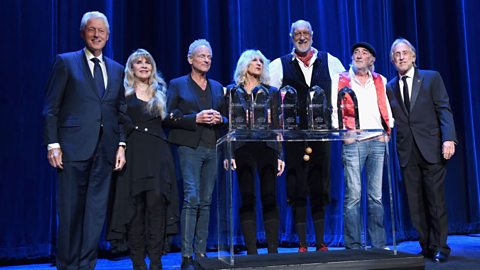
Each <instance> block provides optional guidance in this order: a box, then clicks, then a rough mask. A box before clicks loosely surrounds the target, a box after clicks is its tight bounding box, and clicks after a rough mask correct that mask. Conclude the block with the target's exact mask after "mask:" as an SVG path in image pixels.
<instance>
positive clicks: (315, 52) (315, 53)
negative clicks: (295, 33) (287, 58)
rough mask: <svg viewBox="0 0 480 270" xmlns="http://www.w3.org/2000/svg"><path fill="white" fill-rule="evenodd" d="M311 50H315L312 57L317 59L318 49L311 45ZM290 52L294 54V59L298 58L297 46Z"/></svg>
mask: <svg viewBox="0 0 480 270" xmlns="http://www.w3.org/2000/svg"><path fill="white" fill-rule="evenodd" d="M311 50H313V57H312V59H316V58H317V54H318V50H317V49H315V48H314V47H311ZM290 54H291V55H292V61H293V60H295V59H296V58H297V55H296V54H295V47H293V49H292V52H291V53H290ZM311 63H313V61H312V62H311Z"/></svg>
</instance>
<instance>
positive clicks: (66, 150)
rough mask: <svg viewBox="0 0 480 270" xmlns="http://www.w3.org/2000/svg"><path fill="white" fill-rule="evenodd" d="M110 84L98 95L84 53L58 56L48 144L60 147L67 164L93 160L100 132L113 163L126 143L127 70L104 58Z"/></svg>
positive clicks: (48, 103)
mask: <svg viewBox="0 0 480 270" xmlns="http://www.w3.org/2000/svg"><path fill="white" fill-rule="evenodd" d="M103 59H104V61H105V66H106V69H107V76H108V83H107V87H106V90H105V94H104V96H103V97H100V96H99V95H98V91H97V88H96V84H95V81H94V79H93V75H92V73H91V71H90V68H89V67H88V63H87V61H88V60H87V58H86V56H85V52H84V50H80V51H76V52H69V53H64V54H59V55H57V57H56V59H55V62H54V65H53V68H52V72H51V73H50V78H49V79H48V83H47V91H46V100H45V107H44V110H43V115H44V118H45V143H46V144H50V143H60V147H61V149H62V152H63V160H64V161H81V160H87V159H89V158H90V157H92V156H93V153H94V151H95V147H96V146H97V142H98V139H99V134H100V131H102V134H103V135H102V136H103V138H104V139H105V141H106V142H107V144H106V145H107V148H108V149H107V154H108V157H109V160H111V161H112V162H113V160H114V158H115V153H116V149H117V148H118V144H119V142H120V141H125V135H124V132H123V128H121V125H120V120H119V119H120V118H123V115H124V113H125V97H124V92H125V91H124V88H123V66H121V65H120V64H118V63H117V62H115V61H113V60H111V59H109V58H107V57H105V56H103Z"/></svg>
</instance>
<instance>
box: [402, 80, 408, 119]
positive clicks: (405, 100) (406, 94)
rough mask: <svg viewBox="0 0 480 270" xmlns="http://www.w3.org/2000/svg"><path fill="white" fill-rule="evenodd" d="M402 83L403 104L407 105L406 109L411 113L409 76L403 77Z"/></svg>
mask: <svg viewBox="0 0 480 270" xmlns="http://www.w3.org/2000/svg"><path fill="white" fill-rule="evenodd" d="M402 81H403V102H404V103H405V108H407V112H410V97H409V95H408V84H407V76H403V77H402Z"/></svg>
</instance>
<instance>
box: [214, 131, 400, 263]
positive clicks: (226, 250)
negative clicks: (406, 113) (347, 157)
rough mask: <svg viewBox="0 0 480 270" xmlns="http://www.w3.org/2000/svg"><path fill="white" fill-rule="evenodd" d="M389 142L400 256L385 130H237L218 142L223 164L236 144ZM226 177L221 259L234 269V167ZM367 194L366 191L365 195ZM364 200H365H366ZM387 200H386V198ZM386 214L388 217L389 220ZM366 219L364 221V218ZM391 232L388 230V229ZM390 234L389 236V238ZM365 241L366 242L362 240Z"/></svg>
mask: <svg viewBox="0 0 480 270" xmlns="http://www.w3.org/2000/svg"><path fill="white" fill-rule="evenodd" d="M382 138H383V141H384V142H385V148H386V150H385V159H384V177H387V178H388V179H386V180H387V181H388V198H386V199H387V201H388V202H389V204H390V209H391V211H390V213H391V214H390V218H391V222H392V223H391V227H392V228H391V233H392V247H393V249H392V252H393V254H394V255H396V254H397V249H396V239H395V223H394V220H395V219H394V214H393V209H394V208H393V198H392V182H391V179H392V178H391V171H390V170H391V169H390V166H389V150H388V149H389V148H388V139H387V138H388V136H387V134H386V133H385V132H384V130H348V131H347V130H318V131H317V130H315V131H313V130H312V131H311V130H234V131H230V132H229V133H227V134H226V135H225V136H223V137H222V138H220V139H219V140H218V141H217V158H218V161H219V162H218V164H223V160H225V159H226V160H230V158H231V157H232V151H233V150H232V149H233V148H232V143H233V142H239V141H242V142H258V141H265V142H266V141H282V142H287V143H288V142H313V141H324V142H326V141H330V142H339V143H342V142H345V141H350V142H354V141H355V142H362V141H367V140H378V139H382ZM223 172H224V175H225V177H222V176H223V175H219V177H217V224H218V232H217V233H218V259H219V260H220V261H223V262H224V263H226V264H228V265H230V266H234V264H235V254H234V244H235V243H234V241H235V235H234V233H235V232H234V225H235V224H234V222H233V218H234V211H235V210H236V209H235V208H234V207H235V203H234V201H233V199H234V198H233V188H234V186H233V171H232V170H231V169H230V168H226V169H224V171H223ZM362 193H363V192H362ZM362 200H363V199H362ZM384 200H385V199H384ZM386 213H387V212H386V211H385V218H388V217H387V215H386ZM362 220H363V219H362ZM362 227H363V236H362V238H363V239H365V237H364V236H365V235H366V230H365V229H366V228H365V226H362ZM386 230H387V228H386ZM388 233H389V232H388V231H386V234H387V235H388ZM362 241H365V240H362Z"/></svg>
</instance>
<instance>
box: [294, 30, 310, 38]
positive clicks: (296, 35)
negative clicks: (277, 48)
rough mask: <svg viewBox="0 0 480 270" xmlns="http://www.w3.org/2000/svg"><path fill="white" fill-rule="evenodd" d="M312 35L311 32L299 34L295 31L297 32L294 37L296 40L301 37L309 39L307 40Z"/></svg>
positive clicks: (300, 32)
mask: <svg viewBox="0 0 480 270" xmlns="http://www.w3.org/2000/svg"><path fill="white" fill-rule="evenodd" d="M311 35H312V33H311V32H309V31H298V32H297V31H295V32H293V37H295V38H299V37H301V36H304V37H307V38H308V37H310V36H311Z"/></svg>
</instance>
